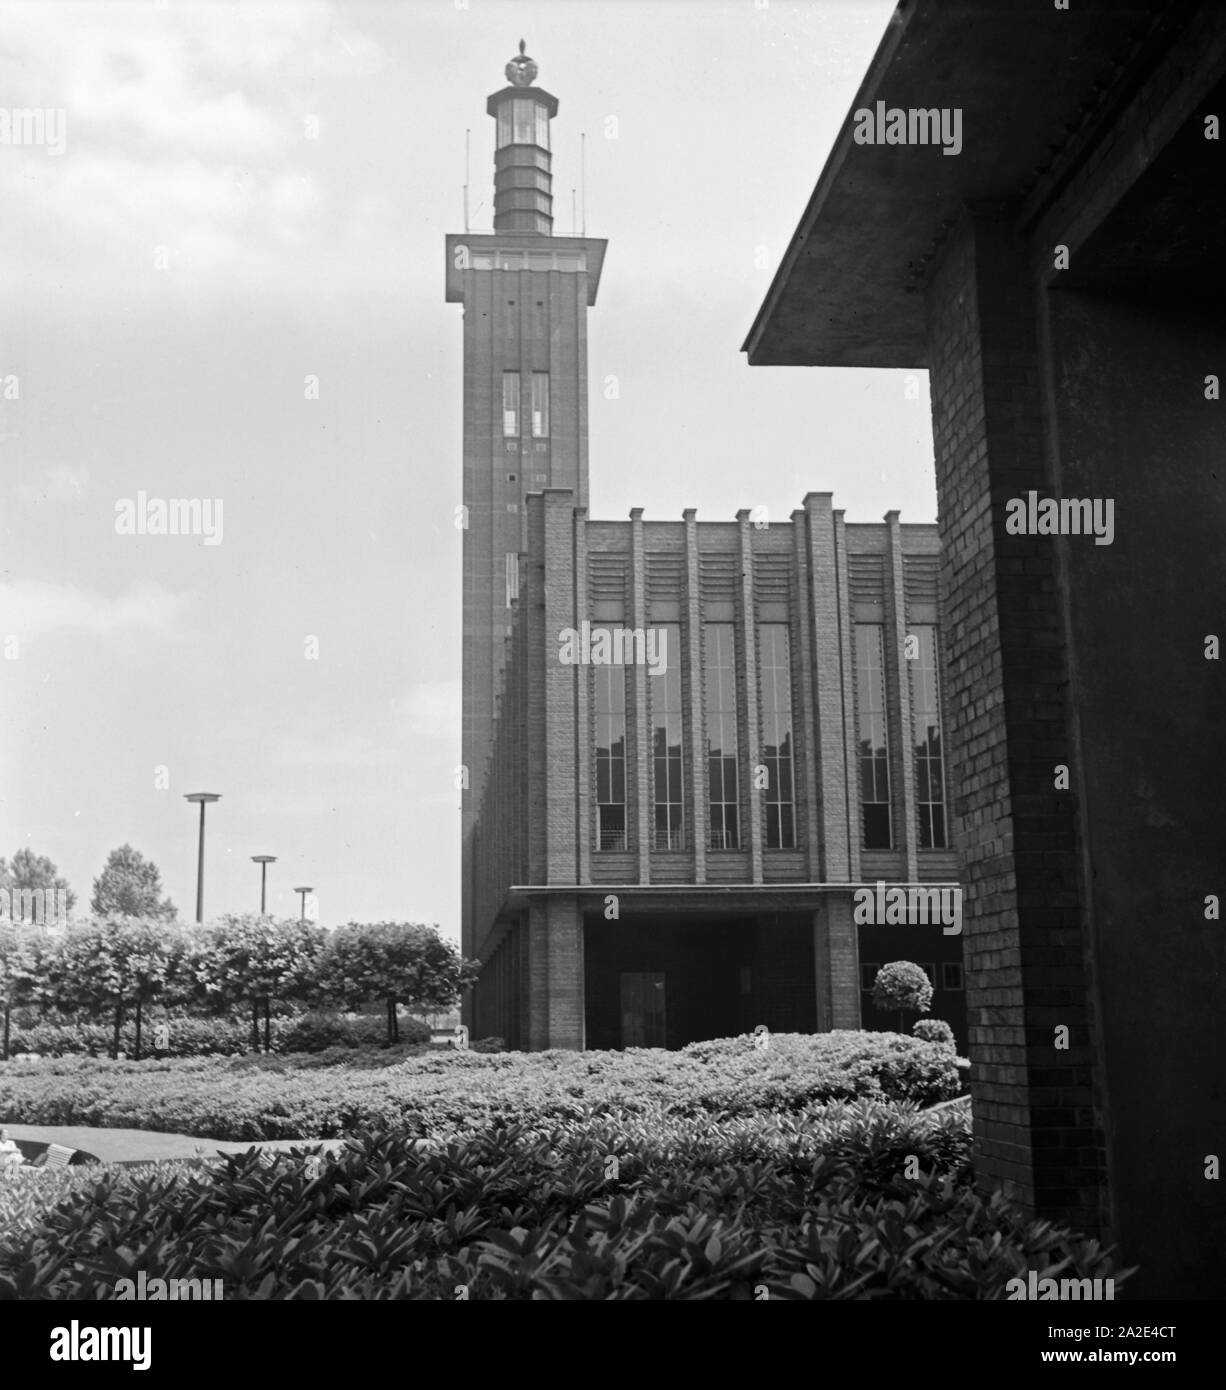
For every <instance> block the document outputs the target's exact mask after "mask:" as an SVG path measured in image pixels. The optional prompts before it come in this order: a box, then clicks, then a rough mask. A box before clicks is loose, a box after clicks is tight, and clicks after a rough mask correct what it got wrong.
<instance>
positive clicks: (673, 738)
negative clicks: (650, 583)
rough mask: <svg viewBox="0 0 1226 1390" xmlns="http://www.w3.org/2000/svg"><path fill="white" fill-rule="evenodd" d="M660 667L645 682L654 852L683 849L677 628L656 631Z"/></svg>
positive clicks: (674, 624) (665, 625)
mask: <svg viewBox="0 0 1226 1390" xmlns="http://www.w3.org/2000/svg"><path fill="white" fill-rule="evenodd" d="M660 632H661V634H662V638H661V640H662V641H663V643H664V647H663V651H664V658H665V661H664V668H663V670H662V671H661V672H660V673H659V674H657V675H654V676H652V677H651V678H650V679H649V680H648V682H647V688H648V690H649V691H650V693H651V741H652V762H653V770H654V773H655V788H654V791H655V846H656V849H665V850H667V849H684V848H685V827H684V814H683V808H684V804H685V802H684V792H683V790H682V766H681V709H682V703H683V700H682V692H681V628H680V626H679V625H678V624H677V623H666V624H664V625H663V626H662V627H661V628H660Z"/></svg>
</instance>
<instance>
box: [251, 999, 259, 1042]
mask: <svg viewBox="0 0 1226 1390" xmlns="http://www.w3.org/2000/svg"><path fill="white" fill-rule="evenodd" d="M251 1050H252V1052H258V1051H259V1050H260V1001H259V1000H258V999H253V1000H252V1002H251Z"/></svg>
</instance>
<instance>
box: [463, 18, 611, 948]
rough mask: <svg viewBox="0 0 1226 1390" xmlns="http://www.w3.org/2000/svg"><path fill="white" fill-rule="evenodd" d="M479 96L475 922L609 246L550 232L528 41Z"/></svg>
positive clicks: (469, 754) (467, 750)
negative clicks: (535, 538)
mask: <svg viewBox="0 0 1226 1390" xmlns="http://www.w3.org/2000/svg"><path fill="white" fill-rule="evenodd" d="M506 75H507V81H508V84H509V85H508V86H506V87H504V88H503V89H502V90H501V91H498V92H495V93H494V94H493V95H492V96H491V97H490V98H489V100H488V102H487V103H486V110H487V111H488V113H489V115H491V116H492V117H493V118H494V121H495V128H496V138H495V151H494V229H493V231H492V232H480V233H469V232H465V233H464V234H463V235H460V234H453V235H451V236H448V237H447V271H446V287H447V290H446V292H447V300H448V302H452V301H458V302H459V303H461V304H463V306H464V491H463V502H464V506H465V507H466V508H467V513H466V516H467V527H466V529H465V530H464V533H463V544H464V565H463V568H464V600H463V603H464V610H463V662H464V669H463V702H462V703H463V753H462V756H463V761H464V766H465V767H466V768H467V770H468V786H467V788H466V789H464V790H463V793H462V797H463V799H462V820H463V836H464V848H463V875H464V882H463V890H462V898H463V920H462V926H461V948H462V950H463V952H464V954H465V955H466V956H474V955H477V954H478V953H479V951H480V949H481V945H482V940H483V938H484V935H485V932H486V931H487V930H488V928H489V927H490V926H491V925H492V923H488V922H480V923H477V922H474V921H473V910H472V902H473V894H472V884H473V874H474V852H473V843H474V841H473V831H474V828H475V826H476V824H477V821H478V818H479V816H480V814H481V798H482V793H483V790H484V787H485V781H486V773H487V763H488V760H489V755H490V750H491V748H492V746H493V738H494V726H495V720H496V716H497V705H498V695H499V691H500V688H501V683H502V678H503V672H504V670H505V667H506V663H507V655H508V645H509V642H510V639H511V634H512V611H511V605H512V602H513V600H514V598H515V596H516V592H517V584H518V572H519V571H518V556H519V552H520V551H521V549H523V548H524V521H525V506H524V499H525V498H526V496H527V494H528V493H529V492H540V491H541V490H542V489H544V488H548V487H565V488H571V489H573V491H574V493H575V499H576V505H578V506H586V505H587V498H588V454H587V309H588V307H589V306H590V305H592V304H594V303H595V302H596V290H597V286H598V285H599V283H600V270H601V265H602V263H603V261H604V252H605V245H606V243H605V242H604V241H602V240H595V239H593V238H589V237H576V236H569V237H566V236H555V235H554V217H553V171H552V162H553V161H552V154H551V133H550V123H551V122H552V120H553V118H554V116H555V115H556V114H557V110H558V101H557V98H556V97H554V96H551V95H550V94H549V93H548V92H546V91H544V90H542V89H541V88H540V87H534V86H533V85H532V84H533V82H534V81H535V79H536V75H537V65H536V63H535V62H533V60H532V59H531V58H529V57H528V56H527V55H526V54H525V52H524V43H523V41H522V40H521V41H520V45H519V54H518V56H517V57H514V58H512V59H511V61H510V62H509V63H508V64H507V66H506Z"/></svg>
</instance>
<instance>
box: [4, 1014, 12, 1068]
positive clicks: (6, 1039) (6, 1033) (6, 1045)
mask: <svg viewBox="0 0 1226 1390" xmlns="http://www.w3.org/2000/svg"><path fill="white" fill-rule="evenodd" d="M12 1011H13V1005H12V1002H11V1001H10V1000H8V999H6V1000H5V1001H4V1060H5V1061H6V1062H7V1061H8V1059H9V1018H10V1016H11V1014H12Z"/></svg>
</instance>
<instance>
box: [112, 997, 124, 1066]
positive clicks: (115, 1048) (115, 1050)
mask: <svg viewBox="0 0 1226 1390" xmlns="http://www.w3.org/2000/svg"><path fill="white" fill-rule="evenodd" d="M122 1026H123V996H122V995H120V997H119V999H118V1000H117V1002H116V1004H115V1041H114V1042H113V1043H112V1044H111V1061H112V1062H117V1061H119V1030H120V1028H121V1027H122Z"/></svg>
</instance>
